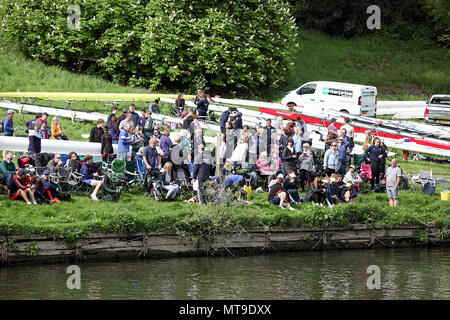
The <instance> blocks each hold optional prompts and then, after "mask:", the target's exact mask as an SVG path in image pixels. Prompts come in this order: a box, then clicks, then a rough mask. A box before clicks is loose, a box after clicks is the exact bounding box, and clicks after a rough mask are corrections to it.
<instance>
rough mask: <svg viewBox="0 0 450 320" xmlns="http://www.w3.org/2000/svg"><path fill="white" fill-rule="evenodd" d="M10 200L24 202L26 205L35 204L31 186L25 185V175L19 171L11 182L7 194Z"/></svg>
mask: <svg viewBox="0 0 450 320" xmlns="http://www.w3.org/2000/svg"><path fill="white" fill-rule="evenodd" d="M9 198H10V199H11V200H25V202H26V203H27V204H31V203H33V204H37V202H36V200H35V198H34V191H33V190H31V184H28V183H27V173H26V172H25V170H23V169H20V170H19V172H18V173H17V174H16V175H15V176H14V177H13V179H12V181H11V188H10V192H9ZM30 200H31V201H30Z"/></svg>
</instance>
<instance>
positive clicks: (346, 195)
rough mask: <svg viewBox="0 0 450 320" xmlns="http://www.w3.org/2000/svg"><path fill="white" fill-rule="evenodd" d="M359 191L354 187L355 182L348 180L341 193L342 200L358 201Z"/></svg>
mask: <svg viewBox="0 0 450 320" xmlns="http://www.w3.org/2000/svg"><path fill="white" fill-rule="evenodd" d="M357 196H358V193H357V192H356V188H355V187H354V185H353V183H351V182H347V183H346V184H345V188H344V189H343V190H342V193H341V200H342V201H343V202H346V203H347V202H356V201H357Z"/></svg>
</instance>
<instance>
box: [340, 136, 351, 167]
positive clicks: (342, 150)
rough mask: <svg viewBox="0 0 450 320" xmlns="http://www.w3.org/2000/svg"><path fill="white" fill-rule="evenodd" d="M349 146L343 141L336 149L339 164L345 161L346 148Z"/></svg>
mask: <svg viewBox="0 0 450 320" xmlns="http://www.w3.org/2000/svg"><path fill="white" fill-rule="evenodd" d="M349 144H350V142H348V141H347V140H343V144H342V145H341V146H339V147H338V152H339V161H341V162H345V161H347V148H348V146H349Z"/></svg>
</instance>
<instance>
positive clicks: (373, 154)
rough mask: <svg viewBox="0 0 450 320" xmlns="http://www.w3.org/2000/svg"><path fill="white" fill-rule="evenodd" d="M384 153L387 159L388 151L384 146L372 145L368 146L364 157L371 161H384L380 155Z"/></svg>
mask: <svg viewBox="0 0 450 320" xmlns="http://www.w3.org/2000/svg"><path fill="white" fill-rule="evenodd" d="M380 155H383V158H384V159H386V152H385V151H384V149H383V148H382V147H377V146H375V145H371V146H369V147H368V148H367V150H366V153H365V155H364V157H365V158H366V159H367V158H369V159H370V162H371V163H372V162H373V163H375V162H382V161H383V159H380V158H379V156H380Z"/></svg>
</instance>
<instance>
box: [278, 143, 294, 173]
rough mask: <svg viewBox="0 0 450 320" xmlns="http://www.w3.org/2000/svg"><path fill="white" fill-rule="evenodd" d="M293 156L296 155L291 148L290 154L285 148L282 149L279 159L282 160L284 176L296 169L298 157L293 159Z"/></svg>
mask: <svg viewBox="0 0 450 320" xmlns="http://www.w3.org/2000/svg"><path fill="white" fill-rule="evenodd" d="M294 155H295V156H296V155H297V152H296V151H295V149H294V148H292V152H291V150H289V149H288V148H287V147H285V148H284V149H283V153H282V156H281V159H283V162H284V168H285V172H286V174H287V172H288V171H290V170H294V171H295V168H296V167H297V160H298V157H296V158H293V156H294Z"/></svg>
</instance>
